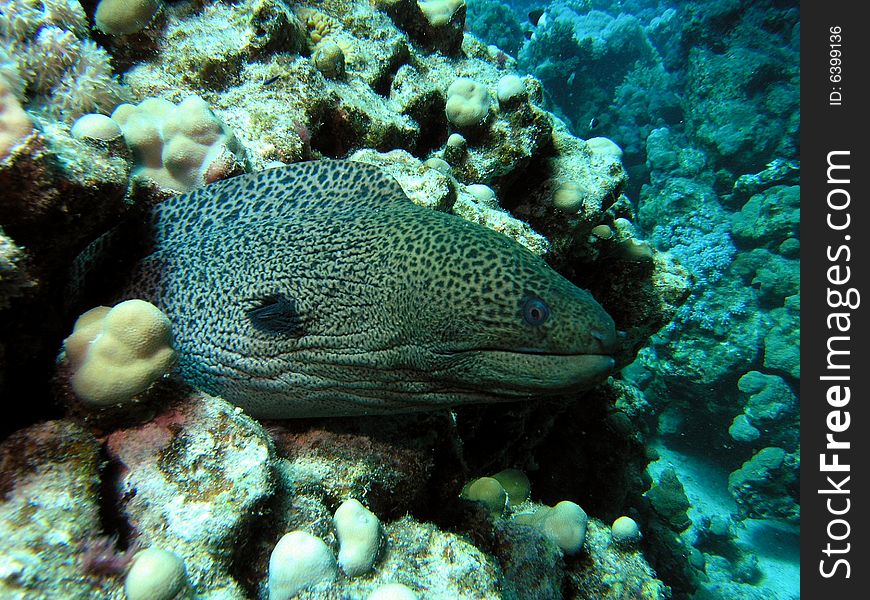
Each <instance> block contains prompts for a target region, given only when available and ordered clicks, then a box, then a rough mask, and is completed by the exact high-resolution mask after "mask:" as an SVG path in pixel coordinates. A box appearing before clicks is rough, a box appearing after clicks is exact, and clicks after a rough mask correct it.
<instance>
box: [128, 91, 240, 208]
mask: <svg viewBox="0 0 870 600" xmlns="http://www.w3.org/2000/svg"><path fill="white" fill-rule="evenodd" d="M112 119H113V120H114V121H116V122H117V123H118V124H119V125H120V126H121V129H122V131H123V132H124V139H125V140H127V144H128V145H129V146H130V147H131V148H132V149H133V152H134V154H135V158H136V163H137V167H136V169H135V170H134V172H133V175H134V177H138V178H140V179H145V180H149V181H152V182H154V183H156V184H157V185H158V186H159V187H160V188H161V189H163V190H167V191H177V192H184V191H187V190H188V189H190V188H192V187H195V186H197V185H203V184H204V183H211V182H212V181H216V180H219V179H223V178H225V177H227V176H229V175H230V174H234V173H236V172H237V170H239V169H244V166H245V159H244V153H243V150H242V147H241V146H240V145H239V144H238V142H237V141H236V138H235V136H234V135H233V133H232V132H231V131H230V130H229V129H227V128H226V127H225V126H224V124H223V123H221V121H220V120H219V119H218V118H217V116H215V114H214V113H213V112H212V111H211V109H210V108H209V107H208V104H206V102H205V100H203V99H202V98H200V97H198V96H191V97H189V98H187V99H185V100H184V101H182V102H180V103H179V104H178V106H176V105H174V104H172V103H171V102H169V101H168V100H163V99H160V98H148V99H145V100H143V101H142V102H140V103H139V104H138V105H136V106H133V105H132V104H122V105H120V106H119V107H118V108H116V109H115V111H114V112H113V113H112Z"/></svg>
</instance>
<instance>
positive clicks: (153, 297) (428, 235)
mask: <svg viewBox="0 0 870 600" xmlns="http://www.w3.org/2000/svg"><path fill="white" fill-rule="evenodd" d="M153 219H154V223H153V226H154V232H155V233H154V235H155V238H154V252H153V253H152V254H150V255H149V256H147V257H146V258H145V259H143V260H142V261H141V262H140V263H139V265H138V266H137V267H136V269H135V270H134V273H133V277H132V279H131V281H132V283H131V284H130V285H129V286H128V287H127V289H126V292H125V297H139V298H145V299H148V300H150V301H152V302H154V303H155V304H156V305H157V306H159V307H160V308H161V309H163V310H164V311H165V312H166V314H167V315H168V316H169V318H170V319H171V320H172V322H173V324H174V330H175V336H176V345H177V347H178V349H179V351H180V361H179V371H180V373H181V375H182V376H183V377H184V378H185V379H186V380H187V381H188V382H189V383H190V384H191V385H193V386H194V387H197V388H199V389H201V390H203V391H205V392H208V393H211V394H215V395H219V396H222V397H223V398H225V399H227V400H229V401H230V402H233V403H235V404H237V405H239V406H241V407H242V408H244V409H245V410H246V411H248V412H249V413H250V414H252V415H254V416H258V417H264V418H289V417H306V416H326V415H355V414H380V413H395V412H410V411H417V410H426V409H434V408H438V407H446V406H451V405H456V404H463V403H472V402H494V401H503V400H519V399H524V398H531V397H539V396H543V395H550V394H559V393H565V392H571V391H576V390H582V389H586V388H589V387H591V386H594V385H595V384H597V383H599V382H600V381H601V380H602V379H604V378H605V377H606V376H607V374H608V372H609V371H610V369H611V368H612V366H613V359H612V358H611V357H610V354H612V352H613V350H614V346H615V338H616V335H615V330H614V325H613V321H612V319H611V318H610V317H609V316H608V315H607V313H606V312H605V311H604V310H603V309H602V308H601V306H600V305H599V304H598V303H597V302H596V301H595V300H594V299H593V298H592V296H591V295H590V294H589V293H588V292H586V291H585V290H581V289H579V288H577V287H576V286H574V285H573V284H572V283H570V282H569V281H567V280H566V279H564V278H563V277H562V276H560V275H559V274H557V273H556V272H555V271H553V270H552V269H550V268H549V267H548V266H547V265H546V263H544V261H542V260H541V259H540V258H538V257H537V256H535V255H533V254H532V253H531V252H529V251H528V250H526V249H525V248H523V247H522V246H520V245H519V244H517V243H515V242H513V241H512V240H510V239H508V238H507V237H505V236H503V235H501V234H499V233H496V232H493V231H491V230H489V229H486V228H484V227H481V226H479V225H476V224H472V223H469V222H466V221H464V220H463V219H460V218H458V217H455V216H453V215H447V214H444V213H439V212H435V211H432V210H429V209H426V208H423V207H419V206H417V205H415V204H414V203H412V202H411V201H410V200H409V199H408V198H407V196H406V195H405V194H404V192H403V191H402V189H401V188H400V187H399V185H398V183H397V182H396V181H395V180H393V179H392V178H391V177H389V176H387V175H385V174H384V173H383V172H382V171H380V170H379V169H378V168H377V167H374V166H371V165H366V164H362V163H355V162H350V161H314V162H307V163H298V164H293V165H289V166H286V167H279V168H275V169H269V170H265V171H262V172H259V173H253V174H248V175H242V176H240V177H236V178H233V179H229V180H226V181H222V182H219V183H216V184H212V185H209V186H206V187H203V188H200V189H197V190H195V191H193V192H191V193H188V194H185V195H182V196H177V197H175V198H171V199H169V200H167V201H166V202H164V203H162V204H160V205H158V206H157V207H156V208H155V209H154V212H153ZM533 298H534V299H535V300H534V302H535V304H534V306H538V307H539V306H541V302H542V303H543V306H544V307H545V308H546V309H547V310H548V312H549V314H548V315H547V317H546V319H545V320H544V321H543V322H542V323H534V324H532V323H530V322H529V320H528V318H527V316H524V310H523V307H524V305H525V306H531V305H527V304H526V303H527V302H529V301H530V299H533ZM526 315H528V309H527V310H526ZM535 315H536V316H540V315H538V313H535Z"/></svg>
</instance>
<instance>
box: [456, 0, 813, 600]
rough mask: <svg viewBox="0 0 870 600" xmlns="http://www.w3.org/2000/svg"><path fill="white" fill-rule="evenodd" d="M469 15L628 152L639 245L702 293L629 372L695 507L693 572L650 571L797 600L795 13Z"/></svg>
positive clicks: (689, 547)
mask: <svg viewBox="0 0 870 600" xmlns="http://www.w3.org/2000/svg"><path fill="white" fill-rule="evenodd" d="M468 4H469V17H468V22H469V28H470V30H471V31H472V32H474V33H475V34H477V35H479V36H480V37H481V38H483V39H484V40H485V41H487V42H488V43H492V44H496V45H498V46H499V47H502V48H508V49H510V51H511V52H513V53H514V54H513V55H514V56H516V58H517V59H518V64H519V67H520V68H521V69H522V70H524V71H525V72H528V73H530V74H533V75H535V76H536V77H538V78H539V79H540V80H541V81H542V82H543V85H544V89H545V98H546V102H547V107H548V108H549V109H550V110H552V111H553V112H555V113H556V114H557V115H559V116H560V117H561V118H562V119H564V120H565V121H567V122H568V123H569V124H570V126H571V129H572V131H573V132H574V133H575V134H576V135H578V136H579V137H584V138H588V137H593V136H604V137H608V138H610V139H612V140H613V141H615V142H616V143H617V144H619V146H620V147H621V148H622V149H623V151H624V153H625V154H624V156H623V163H624V165H625V167H626V168H627V170H628V172H629V174H630V180H629V184H628V186H627V188H626V190H625V194H626V195H627V196H628V197H629V198H630V200H631V202H632V203H633V204H634V206H635V207H636V209H637V211H638V213H639V215H640V225H641V227H642V228H643V231H644V233H645V235H646V236H647V237H648V239H650V240H651V241H652V242H653V243H654V244H655V246H656V247H657V248H658V249H660V250H664V251H668V252H670V253H671V254H672V255H673V256H675V257H676V258H677V259H678V260H679V261H680V262H681V263H682V264H683V265H684V266H685V267H687V268H688V270H689V271H690V272H691V273H692V274H693V276H694V284H693V288H692V293H691V296H690V297H689V299H688V300H687V302H686V303H685V304H684V305H683V306H682V307H681V309H680V310H679V312H678V314H677V317H676V318H675V320H674V321H673V322H672V323H671V324H669V325H668V326H666V327H665V328H664V329H663V330H662V331H661V332H660V333H659V334H658V335H657V336H655V338H654V340H653V342H652V343H651V344H650V345H649V346H648V347H646V348H645V349H644V350H642V351H641V353H640V356H639V357H638V359H637V361H636V362H635V363H634V364H632V365H630V366H629V367H627V368H626V369H624V371H623V376H624V377H625V378H626V379H629V380H631V381H634V382H635V383H637V384H638V385H639V386H640V387H641V388H642V389H643V391H644V395H645V398H646V400H647V401H648V402H649V405H650V412H649V415H648V416H649V418H650V419H651V421H652V422H653V423H654V427H655V428H656V432H657V436H656V438H657V439H656V441H655V444H656V445H657V447H658V455H659V459H658V461H657V462H655V463H653V464H652V465H651V466H650V472H651V474H652V475H653V479H654V480H655V479H656V477H657V476H658V473H660V472H661V470H662V469H664V468H665V467H666V466H668V465H673V466H675V470H676V473H677V474H678V477H679V479H680V481H681V483H682V485H683V486H684V488H685V491H686V494H687V496H688V498H689V501H690V503H691V508H690V510H689V517H690V519H691V526H689V527H688V528H687V529H685V530H684V531H682V532H681V533H680V538H681V540H682V547H683V548H684V549H685V550H686V552H687V554H688V555H689V556H690V557H691V561H690V562H692V565H693V566H692V568H691V569H688V570H683V571H680V568H678V567H674V566H673V565H668V564H667V563H666V561H660V562H659V564H656V561H655V559H653V565H654V566H655V567H656V569H657V571H658V574H659V576H660V577H662V578H663V579H664V580H665V581H666V582H667V583H669V584H670V585H672V586H673V587H674V593H675V597H693V598H772V599H773V598H777V599H783V600H785V599H790V598H797V597H798V596H799V591H798V579H799V568H798V556H797V553H798V548H797V544H798V538H797V528H798V524H799V519H800V508H799V497H798V489H797V478H798V469H799V465H800V450H799V439H798V436H797V427H798V426H799V414H798V399H797V393H798V392H797V390H798V382H799V378H800V370H799V364H798V355H799V350H798V349H799V342H800V328H799V324H798V315H799V310H800V289H799V277H798V274H799V261H798V249H799V245H800V244H799V238H798V221H799V210H798V187H797V185H798V172H799V170H798V169H799V164H800V163H799V154H798V126H799V120H800V113H799V107H798V102H799V93H798V90H799V54H798V50H799V44H798V41H799V34H800V22H799V12H798V5H797V3H796V2H752V1H743V2H741V1H739V0H738V1H714V2H662V1H659V2H656V1H644V0H636V1H622V2H621V1H608V0H601V1H590V2H551V3H546V2H527V1H524V0H514V1H505V2H499V1H497V0H496V1H493V0H469V2H468ZM536 9H538V11H537V13H536V12H535V11H536ZM540 9H543V11H544V12H543V17H542V18H541V20H540V21H538V22H537V24H534V23H533V21H534V20H536V19H535V17H537V14H540ZM530 13H531V16H530ZM499 17H500V18H499ZM519 32H522V36H523V37H522V38H520V37H519ZM747 374H748V375H747ZM765 449H773V450H768V451H766V452H765V453H761V451H762V450H765ZM760 453H761V454H760ZM729 478H730V479H729ZM729 481H730V483H729ZM711 519H713V522H712V523H711ZM652 543H653V545H654V544H655V543H656V542H652Z"/></svg>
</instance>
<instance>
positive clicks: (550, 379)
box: [443, 349, 616, 397]
mask: <svg viewBox="0 0 870 600" xmlns="http://www.w3.org/2000/svg"><path fill="white" fill-rule="evenodd" d="M450 357H451V360H450V362H451V363H453V364H451V365H449V366H446V368H445V369H444V371H443V374H444V376H445V377H447V378H449V379H451V380H452V381H454V382H455V383H459V384H460V385H462V387H465V388H471V389H475V390H479V392H481V393H482V395H492V396H499V397H504V396H509V397H511V396H513V397H526V396H529V395H530V394H539V395H554V394H560V393H567V392H577V391H582V390H587V389H590V388H592V387H595V386H596V385H598V384H599V383H601V382H602V381H604V380H605V379H607V376H608V375H610V373H611V371H612V370H613V368H614V366H615V365H616V360H615V359H614V358H613V357H612V356H609V355H607V354H546V353H541V352H531V351H529V352H524V351H515V350H494V349H481V350H463V351H460V352H456V353H451V355H450Z"/></svg>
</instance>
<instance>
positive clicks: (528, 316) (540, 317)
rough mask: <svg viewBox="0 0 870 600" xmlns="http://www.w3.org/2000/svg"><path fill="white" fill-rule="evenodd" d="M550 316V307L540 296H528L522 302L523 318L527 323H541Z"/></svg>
mask: <svg viewBox="0 0 870 600" xmlns="http://www.w3.org/2000/svg"><path fill="white" fill-rule="evenodd" d="M549 316H550V307H549V306H547V303H546V302H544V301H543V300H541V299H540V298H529V299H527V300H526V301H525V302H523V318H524V319H525V320H526V323H528V324H529V325H535V326H537V325H543V324H544V323H545V322H546V320H547V318H548V317H549Z"/></svg>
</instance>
